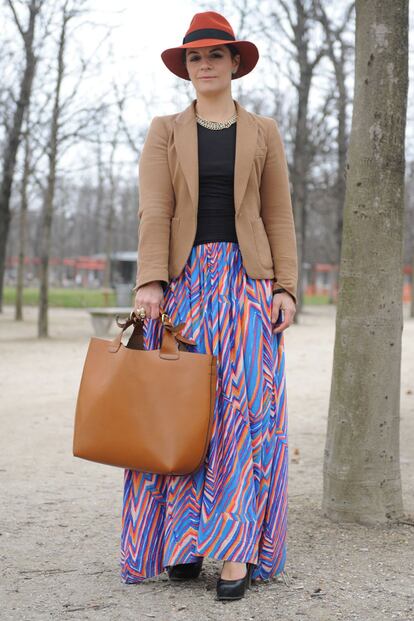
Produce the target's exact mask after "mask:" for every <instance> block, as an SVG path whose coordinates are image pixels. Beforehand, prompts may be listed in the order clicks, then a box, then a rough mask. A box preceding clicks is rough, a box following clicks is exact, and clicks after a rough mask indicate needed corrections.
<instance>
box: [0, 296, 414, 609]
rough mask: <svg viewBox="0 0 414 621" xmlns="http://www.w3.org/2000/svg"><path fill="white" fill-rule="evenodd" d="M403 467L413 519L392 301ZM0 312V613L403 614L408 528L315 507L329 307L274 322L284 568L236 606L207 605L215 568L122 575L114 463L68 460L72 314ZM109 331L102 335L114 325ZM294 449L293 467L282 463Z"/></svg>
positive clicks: (79, 344)
mask: <svg viewBox="0 0 414 621" xmlns="http://www.w3.org/2000/svg"><path fill="white" fill-rule="evenodd" d="M404 312H405V323H404V330H403V336H402V338H403V357H402V388H401V472H402V481H403V494H404V508H405V512H406V514H407V516H409V515H413V514H414V449H413V446H414V320H413V319H409V318H408V307H406V308H405V309H404ZM36 320H37V311H36V309H32V308H26V309H25V321H24V323H23V324H22V323H17V322H15V321H14V320H13V309H12V308H11V307H6V308H5V310H4V312H3V314H2V315H0V351H1V359H0V390H1V397H0V404H1V405H0V409H1V434H0V438H1V440H0V441H1V445H0V449H1V451H0V481H1V497H0V559H1V585H0V590H1V593H0V597H1V600H0V601H1V606H0V618H1V619H5V620H7V621H12V620H19V621H22V620H26V619H27V620H30V621H33V620H37V619H53V620H60V619H68V620H69V619H74V620H76V621H78V620H83V619H94V620H95V619H96V620H105V621H106V620H110V621H116V620H118V619H122V620H123V621H129V620H131V621H132V620H134V621H137V620H138V621H141V620H146V619H157V620H162V621H164V620H167V619H168V620H183V621H187V620H188V621H190V620H191V621H194V620H195V619H197V620H199V621H204V620H219V619H222V618H223V619H226V621H233V620H237V621H247V620H255V621H256V620H257V621H273V620H283V621H291V620H292V621H293V620H295V621H308V620H315V621H335V620H337V619H341V620H346V621H353V620H358V621H371V620H372V621H374V620H375V621H382V620H387V621H388V620H391V619H401V620H404V621H413V620H414V599H413V593H414V527H413V526H410V525H409V524H399V525H397V526H393V527H392V528H390V527H386V528H379V527H375V528H368V527H363V526H358V525H354V524H346V525H338V524H334V523H332V522H331V521H330V520H328V519H327V518H325V517H323V515H322V512H321V508H320V505H321V494H322V461H323V450H324V438H325V431H326V422H327V411H328V401H329V389H330V380H331V365H332V357H333V343H334V330H335V308H334V307H312V306H307V307H305V309H304V312H303V313H302V315H301V317H300V323H298V324H297V325H293V326H291V327H290V328H289V329H288V330H286V331H285V344H286V371H287V391H288V415H289V455H290V457H289V514H288V551H287V564H286V572H285V573H284V574H283V575H282V576H279V577H278V578H276V579H274V580H272V581H270V582H269V583H267V584H263V583H261V584H258V585H253V586H252V588H251V590H250V591H248V594H247V597H245V598H244V599H243V600H240V601H237V602H227V603H223V602H219V601H216V600H215V582H216V579H217V577H218V575H219V571H220V568H221V563H220V562H219V561H216V560H213V559H206V562H205V564H204V568H203V571H202V574H201V576H200V578H199V579H198V580H197V581H195V582H193V583H187V584H178V585H177V584H174V583H170V582H169V581H168V577H167V575H166V574H163V575H162V576H159V577H157V578H155V579H152V580H148V581H146V582H144V583H142V584H134V585H126V584H123V583H122V582H121V580H120V570H119V545H120V526H121V506H122V491H123V470H122V469H119V468H112V467H110V466H104V465H100V464H95V463H92V462H88V461H86V460H81V459H79V458H75V457H73V456H72V433H73V421H74V409H75V402H76V395H77V389H78V386H79V380H80V374H81V370H82V365H83V360H84V356H85V353H86V348H87V344H88V340H89V337H90V336H91V334H92V330H91V325H90V320H89V317H88V315H87V313H86V312H85V311H83V310H64V309H52V310H51V312H50V332H51V338H50V339H49V340H48V341H39V340H38V339H37V337H36ZM116 333H117V330H116V329H115V328H113V329H112V330H111V334H116ZM295 449H299V455H300V459H299V462H298V463H295V461H294V460H293V457H294V450H295Z"/></svg>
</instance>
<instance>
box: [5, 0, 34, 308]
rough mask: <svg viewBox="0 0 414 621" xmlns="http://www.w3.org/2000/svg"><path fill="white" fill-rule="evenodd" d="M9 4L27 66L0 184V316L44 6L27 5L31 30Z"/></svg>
mask: <svg viewBox="0 0 414 621" xmlns="http://www.w3.org/2000/svg"><path fill="white" fill-rule="evenodd" d="M7 4H8V5H9V7H10V10H11V11H12V14H13V18H14V21H15V24H16V27H17V30H18V31H19V33H20V35H21V37H22V41H23V46H24V53H25V66H24V70H23V73H22V77H21V80H20V86H19V94H18V96H17V99H16V102H15V105H14V112H13V118H12V121H11V124H10V126H8V127H7V128H6V138H5V144H4V150H3V167H2V176H1V180H0V312H2V310H3V283H4V270H5V264H6V244H7V238H8V235H9V228H10V198H11V192H12V186H13V178H14V173H15V168H16V158H17V151H18V148H19V143H20V140H21V128H22V125H23V118H24V113H25V110H26V108H27V107H28V105H29V102H30V97H31V93H32V85H33V79H34V75H35V70H36V62H37V59H36V56H35V53H34V39H35V27H36V21H37V17H38V15H39V12H40V9H41V6H42V2H41V0H30V1H29V2H28V3H26V6H27V9H28V12H29V16H28V25H27V29H26V30H24V27H23V25H22V24H21V22H20V19H19V17H18V15H17V11H16V8H15V4H17V3H14V2H13V1H12V0H7Z"/></svg>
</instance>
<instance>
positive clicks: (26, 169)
mask: <svg viewBox="0 0 414 621" xmlns="http://www.w3.org/2000/svg"><path fill="white" fill-rule="evenodd" d="M26 117H27V121H26V131H25V133H24V162H23V176H22V183H21V190H20V197H21V198H20V213H19V254H18V265H17V286H16V307H15V319H16V320H17V321H21V320H22V319H23V286H24V260H25V257H26V235H27V204H28V203H27V186H28V182H29V176H30V173H31V167H30V158H31V153H30V134H29V128H30V106H28V107H27V109H26Z"/></svg>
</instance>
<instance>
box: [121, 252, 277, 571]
mask: <svg viewBox="0 0 414 621" xmlns="http://www.w3.org/2000/svg"><path fill="white" fill-rule="evenodd" d="M272 285H273V280H272V279H254V278H250V277H249V276H248V275H247V274H246V271H245V269H244V267H243V263H242V257H241V253H240V249H239V245H238V244H237V243H235V242H222V241H220V242H208V243H203V244H199V245H195V246H193V248H192V250H191V253H190V255H189V257H188V259H187V262H186V264H185V266H184V268H183V270H182V272H181V274H180V275H179V276H178V277H176V278H173V279H172V280H171V281H170V282H169V284H168V287H167V288H166V290H165V292H164V302H163V306H164V308H165V311H166V312H167V313H168V315H169V316H170V318H171V320H172V322H173V323H174V324H178V323H182V322H185V327H184V329H183V330H182V334H183V336H187V337H188V338H190V339H193V340H195V342H196V345H193V346H190V351H199V352H202V353H213V354H214V355H216V356H217V394H216V402H215V410H214V418H213V431H212V438H211V441H210V444H209V448H208V451H207V455H206V459H205V461H204V463H203V465H202V466H200V467H199V469H198V470H197V471H195V472H193V473H191V474H189V475H184V476H183V475H161V474H150V473H143V472H138V471H136V470H127V469H126V470H125V471H124V493H123V506H122V533H121V560H120V565H121V580H122V581H123V582H125V583H136V582H142V581H143V580H145V579H146V578H150V577H154V576H156V575H158V574H160V573H162V572H163V571H164V570H165V568H166V567H167V565H175V564H177V563H190V562H194V561H196V560H197V559H198V558H199V557H200V556H203V557H204V556H208V557H211V558H214V559H219V560H228V561H238V562H250V563H254V564H255V565H256V567H255V568H254V571H253V574H252V578H253V579H255V580H257V581H261V580H267V579H269V578H271V577H273V576H275V575H277V574H279V573H280V572H282V570H283V569H284V565H285V559H286V529H287V502H288V498H287V480H288V442H287V402H286V379H285V353H284V338H283V332H280V333H273V332H272V327H273V326H272V323H271V308H272V297H273V294H272ZM162 329H163V328H162V324H161V322H160V321H159V320H153V319H146V320H144V347H145V349H158V348H159V347H160V343H161V330H162Z"/></svg>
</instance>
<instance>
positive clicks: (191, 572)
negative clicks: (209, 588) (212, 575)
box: [167, 557, 203, 581]
mask: <svg viewBox="0 0 414 621" xmlns="http://www.w3.org/2000/svg"><path fill="white" fill-rule="evenodd" d="M202 566H203V557H201V558H200V560H198V561H195V562H194V563H177V565H169V566H168V567H167V573H168V577H169V578H170V580H177V581H183V580H194V579H195V578H198V576H199V575H200V572H201V568H202Z"/></svg>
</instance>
